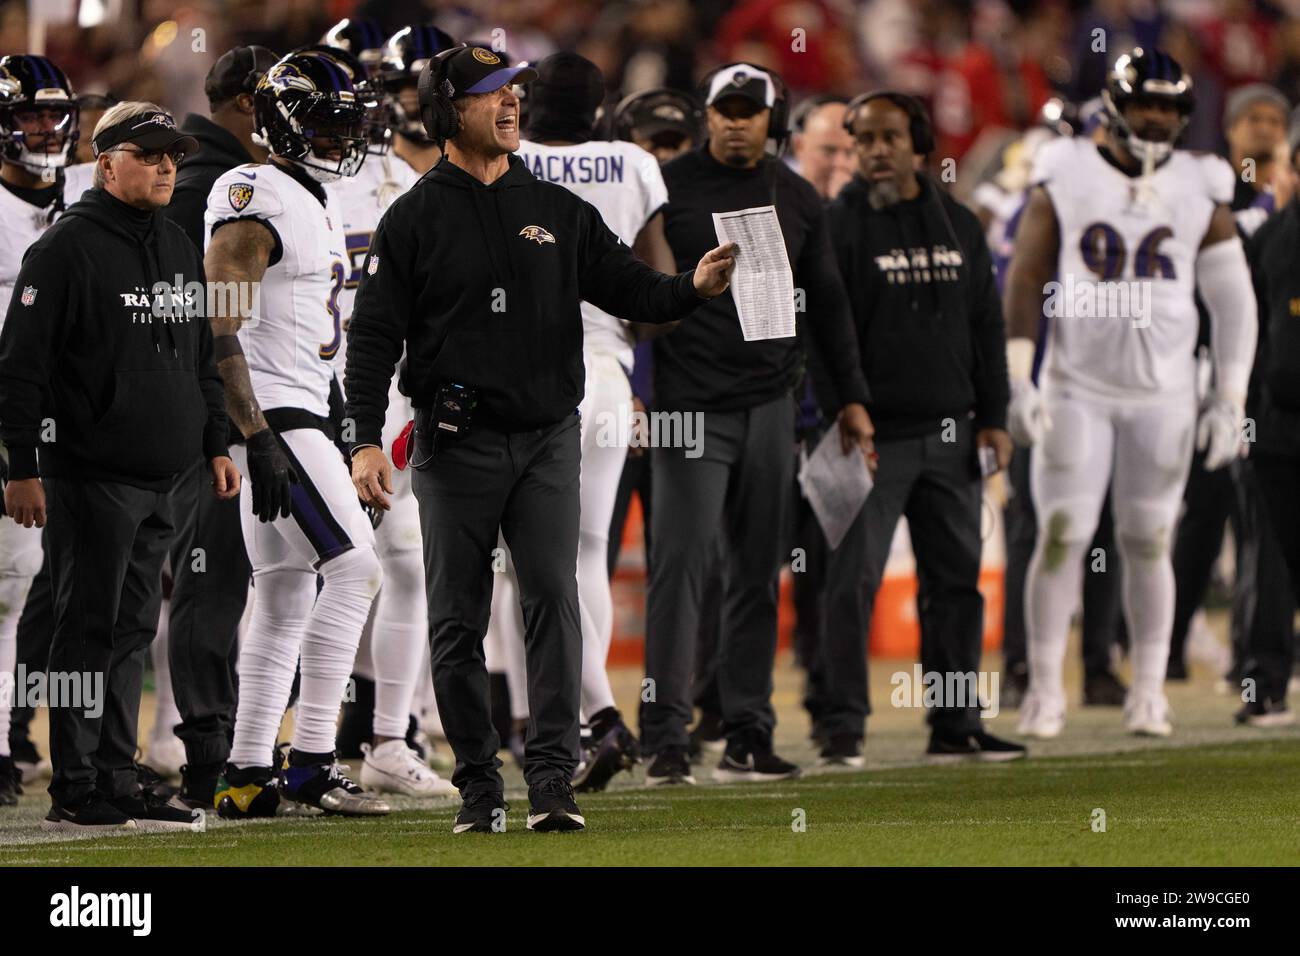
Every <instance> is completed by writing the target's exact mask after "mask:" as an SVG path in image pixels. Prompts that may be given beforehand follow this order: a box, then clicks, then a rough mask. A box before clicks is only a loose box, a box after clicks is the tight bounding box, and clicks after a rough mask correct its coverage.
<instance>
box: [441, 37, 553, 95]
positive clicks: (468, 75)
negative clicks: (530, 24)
mask: <svg viewBox="0 0 1300 956" xmlns="http://www.w3.org/2000/svg"><path fill="white" fill-rule="evenodd" d="M443 77H444V79H443V82H442V90H441V91H440V92H441V93H442V94H443V95H444V96H446V97H447V98H448V99H453V100H454V99H456V98H457V97H460V96H468V95H470V94H471V93H492V92H494V91H496V90H499V89H501V87H503V86H507V85H509V84H513V83H531V82H532V81H533V80H535V79H537V71H536V70H534V69H533V68H532V67H531V66H527V65H519V66H511V65H510V64H508V63H507V62H506V61H505V60H504V59H502V58H501V56H500V55H499V54H497V53H494V52H492V51H491V50H489V49H488V48H487V47H482V46H466V47H462V48H461V49H458V50H456V51H455V52H453V53H449V54H447V64H446V67H445V71H444V74H443Z"/></svg>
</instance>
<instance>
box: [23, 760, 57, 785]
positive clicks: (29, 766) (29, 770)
mask: <svg viewBox="0 0 1300 956" xmlns="http://www.w3.org/2000/svg"><path fill="white" fill-rule="evenodd" d="M14 766H15V767H17V768H18V770H19V772H20V773H21V774H22V775H23V781H22V782H23V783H24V784H27V783H35V782H36V781H37V780H44V779H47V778H48V777H49V776H50V774H51V773H52V772H53V769H54V768H53V765H52V764H51V763H50V762H49V761H48V760H42V761H41V762H40V763H23V762H21V761H18V760H15V761H14Z"/></svg>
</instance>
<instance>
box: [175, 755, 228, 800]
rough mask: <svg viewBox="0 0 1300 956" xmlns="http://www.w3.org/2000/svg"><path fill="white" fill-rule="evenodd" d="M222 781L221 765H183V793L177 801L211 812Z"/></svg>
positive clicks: (179, 794)
mask: <svg viewBox="0 0 1300 956" xmlns="http://www.w3.org/2000/svg"><path fill="white" fill-rule="evenodd" d="M220 779H221V764H220V763H204V764H188V763H187V764H182V765H181V792H180V793H178V794H177V795H176V797H177V799H178V800H180V802H181V803H183V804H185V806H187V807H190V808H191V809H192V808H195V807H198V808H201V809H204V810H209V809H211V808H212V806H213V798H214V797H215V796H216V794H217V781H218V780H220Z"/></svg>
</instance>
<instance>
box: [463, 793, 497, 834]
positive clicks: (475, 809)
mask: <svg viewBox="0 0 1300 956" xmlns="http://www.w3.org/2000/svg"><path fill="white" fill-rule="evenodd" d="M509 809H510V804H508V803H506V798H505V797H504V796H503V795H502V794H501V793H499V792H497V791H496V790H482V791H479V792H478V793H471V794H470V795H469V796H468V797H466V798H465V801H464V802H463V803H462V804H461V807H460V813H458V814H456V822H455V824H454V825H453V826H452V828H451V832H452V833H505V832H506V811H507V810H509Z"/></svg>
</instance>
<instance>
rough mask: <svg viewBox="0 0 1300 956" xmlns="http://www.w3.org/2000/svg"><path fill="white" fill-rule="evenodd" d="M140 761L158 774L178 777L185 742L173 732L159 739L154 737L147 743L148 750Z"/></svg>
mask: <svg viewBox="0 0 1300 956" xmlns="http://www.w3.org/2000/svg"><path fill="white" fill-rule="evenodd" d="M140 762H141V763H142V764H144V765H145V766H146V767H149V768H150V769H152V770H155V771H157V772H158V774H159V776H163V777H178V776H180V772H181V766H182V765H183V764H184V763H185V744H184V743H183V742H182V741H181V739H180V738H179V737H177V736H176V735H175V734H168V735H167V736H166V737H163V738H161V739H160V738H158V737H155V738H154V739H153V740H152V741H150V743H149V752H148V753H147V754H145V756H144V759H143V760H141V761H140Z"/></svg>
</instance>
